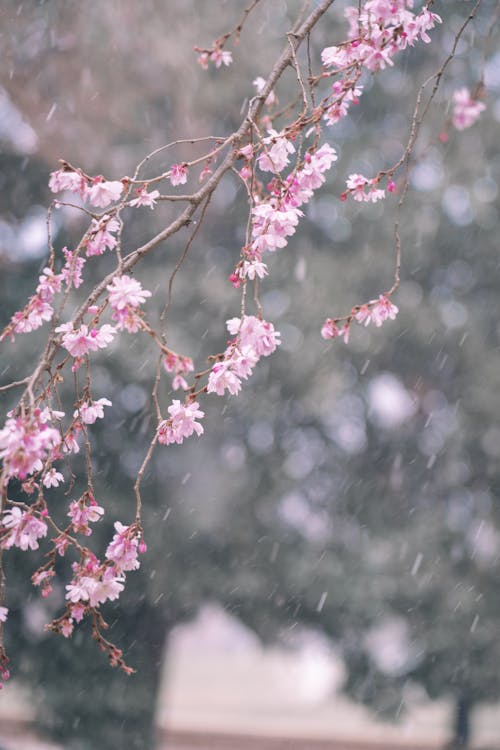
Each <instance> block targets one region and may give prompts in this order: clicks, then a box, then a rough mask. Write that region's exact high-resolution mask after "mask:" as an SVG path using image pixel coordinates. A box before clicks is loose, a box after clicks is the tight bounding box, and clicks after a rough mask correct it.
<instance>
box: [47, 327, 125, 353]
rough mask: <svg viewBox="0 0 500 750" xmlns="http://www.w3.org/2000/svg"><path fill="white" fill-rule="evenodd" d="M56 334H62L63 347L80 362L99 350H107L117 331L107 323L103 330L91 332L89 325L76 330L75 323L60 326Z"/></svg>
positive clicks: (96, 329) (97, 329)
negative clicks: (90, 353)
mask: <svg viewBox="0 0 500 750" xmlns="http://www.w3.org/2000/svg"><path fill="white" fill-rule="evenodd" d="M55 330H56V333H62V334H63V336H62V340H61V343H62V346H63V347H64V348H65V349H67V350H68V352H69V353H70V354H71V356H72V357H75V359H76V360H77V361H78V362H79V360H80V359H81V357H83V356H84V355H85V354H88V353H89V352H96V351H97V350H98V349H105V348H106V347H107V346H108V344H109V343H110V342H111V341H112V340H113V338H114V335H115V332H116V331H115V329H114V328H113V326H111V325H109V324H108V323H105V324H104V325H103V326H101V328H92V329H91V330H90V331H89V328H88V326H87V325H85V324H83V325H81V326H80V328H77V329H76V330H75V329H74V328H73V323H71V322H70V323H63V324H62V325H60V326H58V327H57V328H56V329H55Z"/></svg>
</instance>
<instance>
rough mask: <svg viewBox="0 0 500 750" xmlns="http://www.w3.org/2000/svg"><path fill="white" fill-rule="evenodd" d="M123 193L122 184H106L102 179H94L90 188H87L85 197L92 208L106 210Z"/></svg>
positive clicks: (117, 182)
mask: <svg viewBox="0 0 500 750" xmlns="http://www.w3.org/2000/svg"><path fill="white" fill-rule="evenodd" d="M122 192H123V182H120V181H118V180H114V181H112V182H107V181H106V180H105V179H104V178H103V177H96V178H95V179H94V183H93V185H92V187H90V188H87V191H86V197H87V198H88V201H89V203H91V204H92V206H98V207H99V208H106V206H109V204H110V203H114V202H115V201H117V200H118V199H119V197H120V196H121V194H122Z"/></svg>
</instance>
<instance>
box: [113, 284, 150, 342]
mask: <svg viewBox="0 0 500 750" xmlns="http://www.w3.org/2000/svg"><path fill="white" fill-rule="evenodd" d="M106 289H107V290H108V292H109V297H108V299H109V304H110V306H111V308H112V310H113V320H115V321H116V328H117V329H118V330H119V331H122V330H123V329H126V330H127V331H128V332H129V333H135V332H136V331H138V330H139V327H140V318H139V316H138V314H137V308H138V307H139V305H142V303H143V302H145V301H146V299H147V298H148V297H151V292H149V291H148V290H147V289H143V288H142V285H141V283H140V282H139V281H137V280H136V279H133V278H132V277H131V276H127V275H125V274H124V275H123V276H115V277H114V279H113V281H112V282H111V284H108V286H107V287H106Z"/></svg>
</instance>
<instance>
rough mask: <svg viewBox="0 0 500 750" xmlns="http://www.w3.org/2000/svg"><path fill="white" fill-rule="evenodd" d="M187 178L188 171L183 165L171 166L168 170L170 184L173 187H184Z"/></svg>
mask: <svg viewBox="0 0 500 750" xmlns="http://www.w3.org/2000/svg"><path fill="white" fill-rule="evenodd" d="M187 178H188V170H187V167H186V165H185V164H173V165H172V167H171V168H170V182H171V183H172V185H173V186H174V187H176V186H177V185H185V184H186V182H187Z"/></svg>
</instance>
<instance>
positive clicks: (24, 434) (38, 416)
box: [0, 409, 61, 480]
mask: <svg viewBox="0 0 500 750" xmlns="http://www.w3.org/2000/svg"><path fill="white" fill-rule="evenodd" d="M49 418H50V417H49V416H48V415H46V414H44V413H43V412H41V411H40V410H39V409H37V410H35V411H34V413H32V414H30V413H28V414H27V415H25V416H19V417H10V418H9V419H7V421H6V423H5V426H4V427H3V429H2V430H0V459H2V460H3V471H4V475H5V478H6V480H9V479H10V478H11V477H18V478H19V479H25V478H26V477H27V476H28V475H29V474H32V473H33V472H34V471H40V470H41V469H42V468H43V461H44V460H45V459H46V458H47V455H48V454H50V453H51V452H52V450H53V449H55V448H57V447H58V446H59V445H60V443H61V435H60V432H59V430H57V429H55V428H54V427H50V426H49V425H48V424H47V421H48V420H49Z"/></svg>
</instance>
